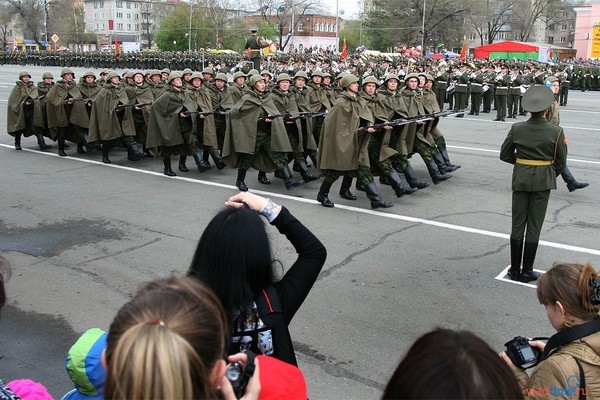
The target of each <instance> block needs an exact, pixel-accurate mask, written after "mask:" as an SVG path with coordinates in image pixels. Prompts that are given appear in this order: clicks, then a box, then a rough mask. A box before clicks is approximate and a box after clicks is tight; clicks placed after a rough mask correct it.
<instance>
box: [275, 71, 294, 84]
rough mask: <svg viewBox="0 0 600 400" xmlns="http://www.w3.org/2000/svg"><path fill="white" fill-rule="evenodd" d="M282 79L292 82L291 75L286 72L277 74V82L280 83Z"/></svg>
mask: <svg viewBox="0 0 600 400" xmlns="http://www.w3.org/2000/svg"><path fill="white" fill-rule="evenodd" d="M281 81H290V82H291V81H292V78H290V76H289V75H288V74H286V73H285V72H284V73H281V74H279V75H277V83H279V82H281Z"/></svg>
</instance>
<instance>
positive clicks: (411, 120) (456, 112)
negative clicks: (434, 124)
mask: <svg viewBox="0 0 600 400" xmlns="http://www.w3.org/2000/svg"><path fill="white" fill-rule="evenodd" d="M466 111H467V109H463V110H446V111H441V112H438V113H431V114H425V115H418V116H416V117H413V118H399V119H395V120H392V121H387V122H382V123H380V124H375V125H370V126H365V127H362V128H358V129H357V130H356V133H357V134H358V135H362V134H364V133H366V132H367V131H368V130H369V129H370V128H373V129H375V130H376V131H377V130H379V129H383V128H385V127H386V126H392V127H393V126H401V125H408V124H412V123H415V122H416V123H418V122H425V121H432V120H434V119H436V118H444V117H450V116H454V115H460V114H463V115H464V113H465V112H466Z"/></svg>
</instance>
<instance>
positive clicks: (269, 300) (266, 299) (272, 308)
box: [255, 285, 283, 316]
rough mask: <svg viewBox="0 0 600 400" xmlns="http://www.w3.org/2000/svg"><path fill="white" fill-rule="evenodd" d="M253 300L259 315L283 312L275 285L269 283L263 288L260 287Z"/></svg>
mask: <svg viewBox="0 0 600 400" xmlns="http://www.w3.org/2000/svg"><path fill="white" fill-rule="evenodd" d="M255 302H256V307H257V308H258V314H259V315H261V316H262V315H268V314H273V313H281V312H283V308H282V307H281V302H280V301H279V295H278V294H277V289H275V286H272V285H271V286H268V287H266V288H265V289H261V291H260V293H259V294H258V296H256V299H255Z"/></svg>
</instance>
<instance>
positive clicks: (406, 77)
mask: <svg viewBox="0 0 600 400" xmlns="http://www.w3.org/2000/svg"><path fill="white" fill-rule="evenodd" d="M412 78H417V80H419V75H418V74H415V73H414V72H411V73H410V74H408V75H406V76H405V77H404V82H406V81H407V80H409V79H412Z"/></svg>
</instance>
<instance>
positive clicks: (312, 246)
mask: <svg viewBox="0 0 600 400" xmlns="http://www.w3.org/2000/svg"><path fill="white" fill-rule="evenodd" d="M225 206H226V208H225V210H223V211H221V212H220V213H219V214H217V215H216V216H215V217H214V218H213V219H212V221H211V222H210V223H209V224H208V226H207V227H206V229H205V230H204V233H203V234H202V237H201V238H200V241H199V242H198V247H197V248H196V253H195V254H194V258H193V260H192V264H191V266H190V269H189V271H188V275H190V276H194V277H196V278H198V279H200V280H202V281H203V282H205V283H206V284H207V285H208V286H209V287H211V288H212V289H213V290H214V291H215V293H216V294H217V296H218V297H219V299H220V300H221V302H222V304H223V306H224V308H225V311H226V312H227V317H228V320H229V325H230V333H231V340H230V344H229V354H234V353H237V352H239V351H240V350H246V349H250V350H252V351H253V352H255V353H257V354H264V355H272V356H274V357H276V358H278V359H280V360H282V361H285V362H288V363H290V364H293V365H297V362H296V356H295V354H294V348H293V345H292V339H291V337H290V334H289V331H288V325H289V324H290V322H291V320H292V318H293V317H294V314H295V313H296V311H298V309H299V308H300V306H301V305H302V303H303V302H304V299H305V298H306V296H307V295H308V293H309V292H310V289H311V288H312V286H313V284H314V283H315V281H316V279H317V276H318V275H319V272H320V271H321V269H322V268H323V264H324V263H325V258H326V257H327V251H326V250H325V247H324V246H323V244H322V243H321V242H320V241H319V239H317V238H316V236H315V235H313V233H312V232H311V231H310V230H308V229H307V228H306V227H305V226H304V225H302V224H301V223H300V221H298V220H297V219H296V218H295V217H294V216H292V214H291V213H290V212H289V211H288V210H287V208H285V207H282V206H279V205H276V204H275V203H273V202H272V201H271V200H270V199H265V198H263V197H260V196H257V195H255V194H252V193H247V192H245V193H240V194H238V195H235V196H233V197H231V198H229V200H228V201H227V202H226V203H225ZM259 214H260V215H262V216H264V217H266V218H267V220H268V221H269V222H270V223H271V224H272V225H274V226H275V227H276V228H277V229H278V230H279V232H280V233H282V234H284V235H285V236H286V237H287V239H288V240H289V241H290V243H291V244H292V245H293V246H294V248H295V249H296V252H297V253H298V259H297V260H296V262H294V265H292V267H291V268H290V269H289V270H288V271H287V272H286V273H285V275H284V276H283V278H282V279H281V280H277V277H276V273H275V270H274V268H275V265H274V264H275V262H274V260H273V258H272V255H271V246H270V242H269V237H268V235H267V231H266V229H265V225H264V223H263V222H262V220H261V219H260V216H259Z"/></svg>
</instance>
